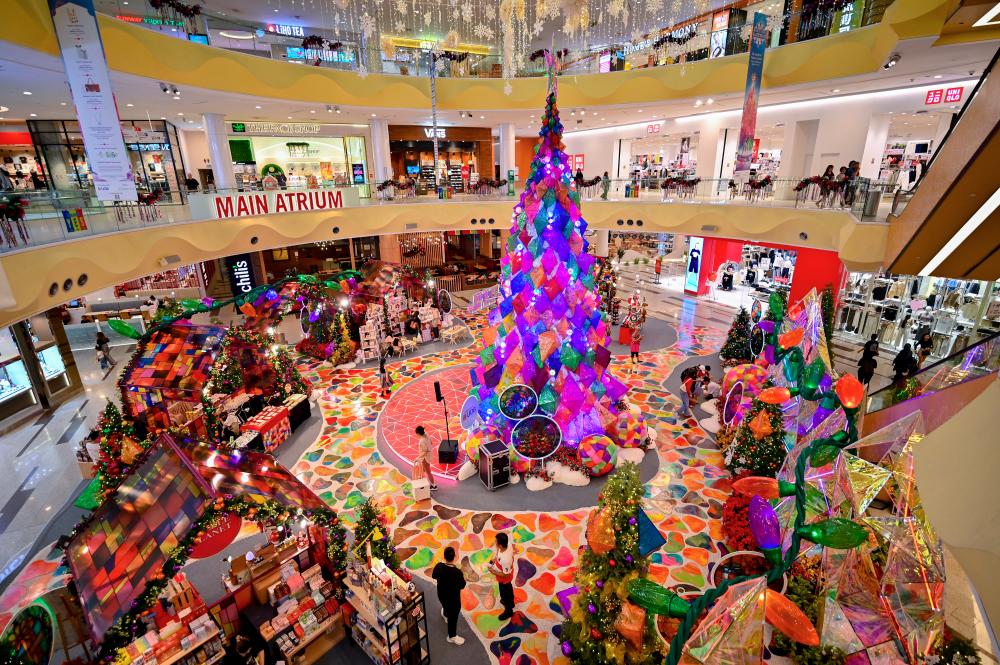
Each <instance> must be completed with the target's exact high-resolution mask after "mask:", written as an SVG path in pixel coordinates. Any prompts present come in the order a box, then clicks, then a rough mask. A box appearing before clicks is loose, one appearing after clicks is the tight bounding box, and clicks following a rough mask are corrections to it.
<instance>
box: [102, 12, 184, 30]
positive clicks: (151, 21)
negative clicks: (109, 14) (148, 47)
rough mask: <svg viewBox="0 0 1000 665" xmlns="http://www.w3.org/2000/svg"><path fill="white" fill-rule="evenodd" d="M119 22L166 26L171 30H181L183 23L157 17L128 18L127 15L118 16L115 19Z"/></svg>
mask: <svg viewBox="0 0 1000 665" xmlns="http://www.w3.org/2000/svg"><path fill="white" fill-rule="evenodd" d="M115 18H116V19H118V20H119V21H125V22H126V23H143V24H145V25H166V26H170V27H172V28H183V27H184V21H178V20H176V19H172V18H160V17H159V16H129V15H128V14H119V15H118V16H116V17H115Z"/></svg>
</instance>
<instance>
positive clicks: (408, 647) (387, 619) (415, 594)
mask: <svg viewBox="0 0 1000 665" xmlns="http://www.w3.org/2000/svg"><path fill="white" fill-rule="evenodd" d="M344 584H345V587H346V593H347V597H346V602H347V605H345V607H344V613H345V616H348V618H349V620H350V625H351V631H350V632H351V639H352V640H353V641H354V643H355V644H357V645H358V646H359V647H360V648H361V650H362V651H364V652H365V653H366V654H368V657H369V658H371V660H372V662H374V663H377V664H378V665H395V664H396V663H407V665H424V664H426V663H430V642H429V640H428V637H427V612H426V609H425V607H424V595H423V594H422V593H420V592H419V591H417V590H416V589H415V588H414V586H413V584H412V583H408V582H405V581H403V579H402V578H400V577H399V575H397V574H396V573H395V572H393V571H392V570H390V569H389V568H388V567H387V566H386V565H385V564H384V563H383V562H382V560H381V559H376V558H373V559H372V560H371V564H370V565H369V564H366V563H365V562H364V561H360V560H358V559H354V560H352V561H351V562H350V563H349V564H348V569H347V575H346V577H345V579H344Z"/></svg>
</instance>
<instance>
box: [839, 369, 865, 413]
mask: <svg viewBox="0 0 1000 665" xmlns="http://www.w3.org/2000/svg"><path fill="white" fill-rule="evenodd" d="M833 389H834V390H835V391H836V393H837V397H839V398H840V403H841V404H843V405H844V406H845V407H847V408H848V409H856V408H858V407H859V406H861V399H862V398H863V397H864V396H865V387H864V386H863V385H861V382H860V381H858V380H857V379H856V378H855V377H854V376H853V375H852V374H845V375H843V376H842V377H840V378H839V379H837V383H836V384H835V385H834V387H833Z"/></svg>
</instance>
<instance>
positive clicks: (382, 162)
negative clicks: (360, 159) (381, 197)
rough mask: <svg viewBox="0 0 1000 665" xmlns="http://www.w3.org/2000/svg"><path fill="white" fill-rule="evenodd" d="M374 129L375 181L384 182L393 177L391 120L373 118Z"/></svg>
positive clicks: (372, 127) (372, 126)
mask: <svg viewBox="0 0 1000 665" xmlns="http://www.w3.org/2000/svg"><path fill="white" fill-rule="evenodd" d="M371 129H372V159H373V160H374V164H372V169H373V170H374V172H375V182H377V183H378V182H384V181H386V180H390V179H391V178H392V158H391V156H390V154H389V121H388V120H382V119H373V120H372V121H371Z"/></svg>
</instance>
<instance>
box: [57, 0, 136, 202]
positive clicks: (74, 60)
mask: <svg viewBox="0 0 1000 665" xmlns="http://www.w3.org/2000/svg"><path fill="white" fill-rule="evenodd" d="M49 10H50V11H51V13H52V23H53V25H54V26H55V30H56V37H57V38H58V40H59V48H60V50H61V51H62V59H63V65H64V67H65V68H66V78H67V79H68V80H69V87H70V91H71V93H72V95H73V103H74V104H75V105H76V112H77V115H78V118H79V121H80V129H81V131H82V133H83V145H84V148H85V149H86V151H87V162H88V164H89V166H90V170H91V173H92V174H93V178H94V188H95V189H96V191H97V198H98V199H99V200H101V201H135V200H136V199H137V198H138V194H137V193H136V190H135V182H134V181H133V180H132V162H131V160H130V159H129V156H128V153H127V151H126V149H125V141H124V140H123V139H122V127H121V120H120V119H119V117H118V109H117V108H116V107H115V98H114V93H113V92H112V90H111V76H110V75H109V73H108V64H107V62H106V61H105V59H104V45H103V44H102V43H101V33H100V31H99V29H98V26H97V16H96V14H95V12H94V2H93V0H49Z"/></svg>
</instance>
